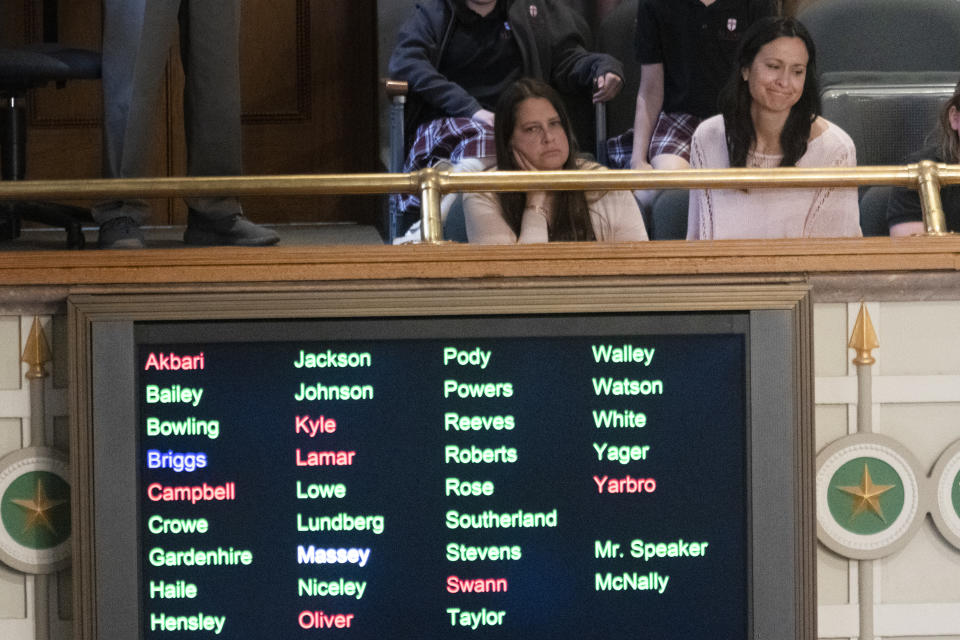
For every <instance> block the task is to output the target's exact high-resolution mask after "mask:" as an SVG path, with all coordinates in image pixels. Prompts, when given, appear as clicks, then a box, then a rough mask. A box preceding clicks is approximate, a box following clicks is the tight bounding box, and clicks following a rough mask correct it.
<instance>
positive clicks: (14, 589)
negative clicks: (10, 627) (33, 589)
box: [0, 564, 27, 618]
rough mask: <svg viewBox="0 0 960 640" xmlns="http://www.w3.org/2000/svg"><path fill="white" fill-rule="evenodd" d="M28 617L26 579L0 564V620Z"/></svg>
mask: <svg viewBox="0 0 960 640" xmlns="http://www.w3.org/2000/svg"><path fill="white" fill-rule="evenodd" d="M26 616H27V586H26V577H25V576H24V574H22V573H20V572H19V571H14V570H13V569H10V568H9V567H7V566H6V565H4V564H0V618H25V617H26Z"/></svg>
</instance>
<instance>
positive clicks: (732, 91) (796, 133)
mask: <svg viewBox="0 0 960 640" xmlns="http://www.w3.org/2000/svg"><path fill="white" fill-rule="evenodd" d="M720 106H721V115H718V116H714V117H712V118H709V119H707V120H705V121H704V122H703V123H701V124H700V126H699V127H697V130H696V131H695V132H694V134H693V142H692V145H691V153H690V164H691V167H692V168H695V169H699V168H705V169H725V168H728V167H757V168H772V167H793V166H797V167H845V166H855V165H856V149H855V147H854V145H853V141H852V140H851V139H850V136H848V135H847V134H846V132H844V131H843V130H842V129H840V127H838V126H836V125H835V124H833V123H831V122H829V121H827V120H826V119H824V118H821V117H820V116H819V113H820V98H819V90H818V88H817V80H816V51H815V49H814V44H813V39H812V38H811V37H810V34H809V32H808V31H807V29H806V27H804V26H803V25H802V24H801V23H800V22H798V21H797V20H795V19H793V18H764V19H762V20H759V21H758V22H757V23H755V24H754V25H753V26H752V27H750V29H749V30H748V31H747V33H746V34H744V37H743V41H742V44H741V46H740V49H739V50H738V54H737V69H736V71H735V72H734V73H733V75H731V77H730V79H729V81H728V82H727V84H726V85H725V86H724V88H723V90H722V92H721V95H720ZM860 235H862V234H861V232H860V210H859V207H858V203H857V190H856V189H855V188H840V189H838V188H808V189H770V188H764V189H696V190H692V191H691V192H690V206H689V217H688V219H687V239H688V240H698V239H699V240H712V239H721V238H800V237H804V238H807V237H836V236H860Z"/></svg>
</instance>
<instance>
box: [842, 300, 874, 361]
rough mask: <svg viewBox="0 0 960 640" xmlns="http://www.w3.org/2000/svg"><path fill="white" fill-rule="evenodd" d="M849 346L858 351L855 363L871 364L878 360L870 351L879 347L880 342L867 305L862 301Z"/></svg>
mask: <svg viewBox="0 0 960 640" xmlns="http://www.w3.org/2000/svg"><path fill="white" fill-rule="evenodd" d="M847 346H848V347H850V348H851V349H853V350H855V351H856V352H857V357H856V358H854V359H853V364H857V365H861V364H862V365H871V364H873V363H874V362H876V360H875V359H874V358H873V355H872V354H871V353H870V352H871V351H873V350H874V349H876V348H877V347H879V346H880V343H879V342H878V341H877V332H876V331H874V329H873V322H871V321H870V313H869V312H868V311H867V305H866V304H864V303H863V302H861V303H860V313H858V314H857V321H856V322H855V323H854V324H853V333H852V334H851V335H850V341H849V342H848V343H847Z"/></svg>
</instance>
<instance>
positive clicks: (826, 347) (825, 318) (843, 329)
mask: <svg viewBox="0 0 960 640" xmlns="http://www.w3.org/2000/svg"><path fill="white" fill-rule="evenodd" d="M847 334H848V332H847V305H846V304H842V303H838V304H817V305H814V307H813V335H814V338H813V364H814V372H815V375H818V376H845V375H847V361H848V360H849V359H850V357H852V356H850V357H848V355H847V354H848V353H852V352H850V351H849V350H848V349H847V340H849V339H850V336H849V335H847Z"/></svg>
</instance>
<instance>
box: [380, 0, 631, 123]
mask: <svg viewBox="0 0 960 640" xmlns="http://www.w3.org/2000/svg"><path fill="white" fill-rule="evenodd" d="M508 2H509V3H510V7H509V9H508V22H509V24H510V29H511V30H512V31H513V33H514V35H515V37H516V41H517V45H518V46H519V48H520V55H521V57H522V58H523V72H524V75H526V76H529V77H532V78H537V79H539V80H543V81H545V82H549V83H550V84H551V85H553V87H554V88H556V89H557V90H558V91H560V92H561V93H570V92H573V91H574V90H577V89H589V88H590V87H591V85H592V82H593V80H594V78H596V77H598V76H601V75H603V74H604V73H608V72H612V73H615V74H617V75H618V76H620V77H621V78H622V77H623V65H621V64H620V62H619V61H618V60H617V59H616V58H613V57H612V56H609V55H606V54H603V53H590V52H589V51H587V49H586V43H587V41H588V40H589V30H588V29H587V26H586V24H585V23H584V21H583V19H582V18H581V17H580V16H578V15H577V14H576V13H574V12H573V11H572V10H571V9H570V8H568V7H567V6H566V5H565V4H563V2H562V0H508ZM453 3H454V0H427V1H426V2H424V3H423V4H418V5H417V7H416V9H415V10H414V13H413V15H412V16H411V17H410V18H409V19H408V20H407V21H406V22H405V23H404V25H403V26H402V27H401V28H400V31H399V33H398V34H397V45H396V47H395V48H394V50H393V54H392V55H391V56H390V64H389V67H388V69H389V73H390V77H391V78H393V79H396V80H406V81H407V82H408V83H409V84H410V92H409V95H408V97H407V108H406V118H405V120H406V123H405V124H406V131H407V135H408V136H409V135H411V134H412V133H413V132H414V130H415V128H416V127H417V126H418V125H419V124H421V122H420V120H421V117H420V114H421V111H422V107H423V103H424V102H426V103H429V104H431V105H433V106H434V107H436V108H437V109H440V110H442V111H443V112H444V113H446V114H447V115H449V116H457V117H470V116H472V115H473V114H474V113H476V112H477V111H479V110H480V108H481V107H480V103H479V102H477V101H476V100H475V99H474V98H473V97H472V96H471V95H470V94H468V93H467V92H466V91H465V90H464V89H463V88H461V87H460V86H459V85H458V84H456V83H454V82H451V81H449V80H448V79H447V78H446V77H445V76H443V75H441V74H440V72H439V71H438V70H437V69H438V68H439V66H440V60H441V58H442V57H443V54H444V51H445V49H446V43H447V39H448V37H449V35H450V32H451V29H452V28H453V25H454V20H455V16H454V9H453ZM531 14H536V15H531Z"/></svg>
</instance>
